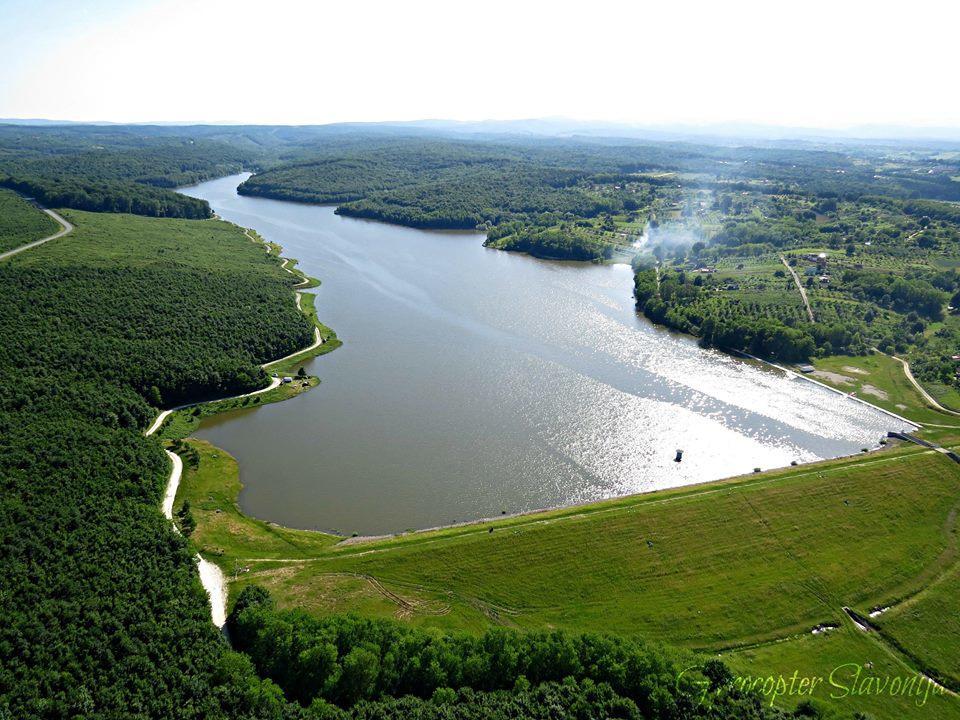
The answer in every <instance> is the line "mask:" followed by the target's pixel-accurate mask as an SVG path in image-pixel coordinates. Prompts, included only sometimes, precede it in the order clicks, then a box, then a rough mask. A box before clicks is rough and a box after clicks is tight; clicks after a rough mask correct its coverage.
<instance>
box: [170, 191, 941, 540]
mask: <svg viewBox="0 0 960 720" xmlns="http://www.w3.org/2000/svg"><path fill="white" fill-rule="evenodd" d="M271 199H274V200H280V201H284V202H286V201H289V199H279V198H271ZM304 204H316V203H309V202H307V203H304ZM368 221H370V220H368ZM372 221H373V222H386V221H383V220H372ZM387 224H395V223H387ZM238 227H239V226H238ZM401 227H406V226H401ZM243 230H244V234H245V235H246V237H248V238H249V239H250V240H251V241H253V242H259V243H263V244H264V245H265V246H266V247H267V249H268V250H267V252H268V254H273V253H272V252H271V248H272V247H274V248H275V247H276V246H275V244H273V243H269V242H268V241H266V240H265V239H263V238H262V237H260V235H259V233H256V231H252V234H251V230H250V229H249V228H243ZM276 254H277V255H278V256H279V251H277V253H276ZM531 257H533V256H531ZM295 264H296V261H295V260H291V259H289V258H286V259H284V260H283V263H282V265H281V267H282V269H284V270H285V271H287V272H289V273H291V274H293V275H297V274H298V273H295V272H293V270H291V268H290V266H291V265H295ZM299 275H301V276H302V277H303V278H304V279H303V280H302V281H301V282H300V283H298V284H297V285H295V286H294V295H295V298H297V299H299V292H297V290H296V288H298V287H302V286H304V285H309V283H310V279H309V278H308V277H307V276H306V275H305V274H303V273H299ZM298 306H299V303H298ZM651 322H652V321H651ZM653 324H654V325H658V324H657V323H653ZM662 327H667V326H662ZM667 329H669V328H668V327H667ZM317 332H319V331H317ZM316 346H317V345H314V346H312V347H316ZM718 349H720V348H718ZM305 351H306V349H305V350H301V351H297V352H295V353H292V354H291V355H290V356H287V358H282V359H281V360H283V359H288V358H290V357H296V356H297V355H299V354H300V353H301V352H305ZM721 351H723V350H722V349H721ZM723 352H725V353H726V354H728V355H730V356H732V357H739V358H743V357H747V358H749V359H752V360H754V361H757V362H760V363H762V364H764V365H766V366H768V367H772V368H775V369H777V370H778V371H780V372H783V373H786V374H787V375H788V376H789V375H791V374H792V375H795V376H799V377H802V378H803V379H805V380H808V381H809V382H813V383H814V384H817V385H820V386H821V387H824V388H826V389H828V390H830V391H831V392H834V393H836V394H839V395H842V396H844V397H845V398H847V399H852V400H856V401H857V402H860V403H862V404H864V405H866V406H868V407H871V408H872V409H874V410H879V411H880V412H882V413H884V415H886V416H889V417H893V418H895V419H897V420H898V421H900V422H903V423H905V424H907V425H909V426H910V427H911V428H918V427H922V426H921V425H920V424H919V423H916V422H913V421H910V420H907V419H906V418H903V417H901V416H898V415H897V414H896V413H893V412H890V411H888V410H885V409H884V408H880V407H878V406H876V405H873V404H872V403H869V402H867V401H865V400H862V399H860V398H856V397H851V396H850V395H848V394H847V393H844V392H843V391H840V390H838V389H836V388H832V387H830V386H828V385H826V384H824V383H820V382H818V381H816V380H813V379H812V378H807V377H805V376H803V375H800V374H799V373H796V372H794V371H792V370H789V369H787V368H784V367H782V366H779V365H776V364H775V363H771V362H769V361H766V360H763V359H761V358H756V357H753V356H750V355H748V354H747V353H742V352H738V351H723ZM276 362H279V361H273V363H276ZM270 364H272V363H266V364H265V365H270ZM274 387H275V386H274ZM269 389H272V387H267V388H263V389H261V390H258V391H254V392H253V393H250V394H258V393H262V392H266V391H267V390H269ZM240 397H242V396H240ZM222 399H230V398H222ZM207 402H211V401H207ZM213 402H215V401H213ZM197 404H204V403H193V404H192V405H197ZM172 410H173V409H172ZM165 412H166V413H167V415H169V413H170V411H165ZM161 415H163V413H161ZM163 419H165V417H164V418H163ZM163 419H161V418H158V420H157V421H155V423H154V425H156V426H157V427H159V426H160V425H162V420H163ZM154 429H156V428H154ZM878 449H883V448H876V449H874V451H873V452H876V450H878ZM862 454H863V453H851V454H849V455H840V456H836V457H833V458H826V459H823V460H814V461H811V462H807V463H800V464H799V465H798V466H796V467H798V468H811V467H815V466H816V465H817V464H819V463H822V462H831V461H844V460H850V459H853V458H857V457H859V456H860V455H862ZM790 467H791V466H789V465H784V466H782V467H778V468H769V469H767V470H766V471H765V472H764V473H763V474H766V473H767V472H777V471H784V470H788V469H789V468H790ZM752 475H753V474H751V473H746V474H741V475H734V476H729V477H724V478H717V479H713V480H706V481H704V480H698V481H696V482H692V483H689V484H688V485H680V486H676V487H672V488H660V489H656V490H647V491H644V492H640V493H631V494H629V495H620V496H615V497H610V498H603V499H600V500H592V501H588V502H585V503H574V504H561V505H557V506H551V507H539V508H534V509H530V510H523V511H519V512H514V513H504V514H501V515H495V516H492V517H481V518H476V519H471V520H464V521H460V522H456V523H450V524H445V525H436V526H431V527H426V528H419V529H416V530H413V531H407V532H404V531H401V532H397V533H386V534H378V535H353V536H348V535H345V534H343V533H340V532H330V531H324V530H306V529H299V528H288V529H290V530H297V531H302V532H310V533H316V534H317V535H318V536H327V537H331V538H339V542H337V543H336V545H335V547H349V546H351V545H358V544H364V543H369V542H375V541H377V540H391V539H399V538H403V537H410V536H413V535H419V534H425V533H431V532H437V531H443V530H446V529H456V528H468V527H471V526H482V525H488V524H489V523H493V522H497V521H502V520H510V519H515V518H524V517H529V516H536V515H539V514H545V515H546V514H551V513H558V512H562V511H565V510H570V511H572V512H577V511H578V508H587V507H591V506H594V505H597V504H602V505H606V504H615V503H617V502H622V501H630V500H631V499H636V498H640V497H643V496H648V495H652V494H654V493H659V492H664V491H671V490H683V489H688V488H696V487H705V486H708V485H710V486H712V485H719V486H722V485H724V484H726V483H729V482H737V481H742V480H743V479H745V478H750V477H751V476H752ZM240 512H241V514H242V515H243V516H244V517H246V518H249V519H251V520H256V521H258V522H266V523H269V524H271V525H274V524H275V523H273V522H272V521H269V520H262V519H258V518H256V517H255V516H252V515H247V514H246V513H244V512H242V511H240ZM277 526H278V527H284V528H286V526H283V525H278V524H277Z"/></svg>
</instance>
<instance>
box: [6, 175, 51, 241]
mask: <svg viewBox="0 0 960 720" xmlns="http://www.w3.org/2000/svg"><path fill="white" fill-rule="evenodd" d="M59 229H60V226H59V225H58V224H57V223H56V222H55V221H54V220H53V218H51V217H50V216H49V215H47V214H46V213H44V212H41V211H40V210H38V209H37V208H35V207H34V206H33V205H31V204H30V203H28V202H27V201H26V200H24V199H23V198H21V197H20V196H19V195H17V194H16V193H15V192H13V191H12V190H7V189H6V188H0V252H3V251H4V250H10V249H12V248H15V247H19V246H20V245H24V244H26V243H28V242H31V241H33V240H39V239H40V238H43V237H46V236H47V235H52V234H53V233H55V232H57V230H59Z"/></svg>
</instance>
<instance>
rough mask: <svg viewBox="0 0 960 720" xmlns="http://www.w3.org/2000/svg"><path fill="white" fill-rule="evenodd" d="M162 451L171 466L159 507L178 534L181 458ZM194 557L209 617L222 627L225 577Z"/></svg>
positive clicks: (225, 586)
mask: <svg viewBox="0 0 960 720" xmlns="http://www.w3.org/2000/svg"><path fill="white" fill-rule="evenodd" d="M164 452H166V453H167V455H168V456H169V458H170V462H171V463H172V466H173V467H172V469H171V470H170V479H169V480H167V489H166V491H165V492H164V494H163V504H162V505H161V507H162V508H163V516H164V517H165V518H166V519H167V520H169V521H170V524H171V525H172V526H173V531H174V532H175V533H177V535H179V534H180V530H179V528H177V524H176V523H175V522H173V501H174V499H175V498H176V497H177V488H178V487H180V477H181V476H182V475H183V460H181V459H180V456H179V455H177V454H176V453H174V452H170V451H169V450H165V451H164ZM196 559H197V570H198V572H199V573H200V583H201V584H202V585H203V589H204V590H206V591H207V596H208V597H209V598H210V618H211V619H212V620H213V624H214V625H216V626H217V627H218V628H221V629H222V628H223V626H224V625H226V623H227V578H226V577H225V576H224V574H223V571H222V570H221V569H220V568H219V567H217V566H216V565H214V564H213V563H212V562H209V561H207V560H204V559H203V557H202V556H201V555H200V553H197V554H196Z"/></svg>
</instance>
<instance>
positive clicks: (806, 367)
mask: <svg viewBox="0 0 960 720" xmlns="http://www.w3.org/2000/svg"><path fill="white" fill-rule="evenodd" d="M815 369H816V368H814V367H813V365H806V364H804V365H797V370H799V371H800V372H802V373H812V372H813V371H814V370H815Z"/></svg>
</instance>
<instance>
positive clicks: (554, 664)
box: [228, 586, 779, 718]
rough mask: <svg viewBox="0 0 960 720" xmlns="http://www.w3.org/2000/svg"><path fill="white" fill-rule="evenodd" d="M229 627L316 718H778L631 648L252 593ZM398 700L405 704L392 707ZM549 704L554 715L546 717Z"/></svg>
mask: <svg viewBox="0 0 960 720" xmlns="http://www.w3.org/2000/svg"><path fill="white" fill-rule="evenodd" d="M228 622H229V627H230V632H231V637H232V638H233V640H234V644H235V645H236V647H237V648H238V649H240V650H243V651H244V652H246V653H247V654H248V655H249V656H250V657H251V659H252V660H253V663H254V665H255V666H256V667H257V669H258V671H259V672H260V673H261V674H263V675H265V676H267V677H269V678H271V679H272V680H273V681H274V682H276V683H277V684H278V685H279V686H280V687H282V688H283V689H284V691H285V692H286V694H287V696H288V697H290V698H292V699H295V700H297V701H298V702H300V703H301V704H302V705H304V706H310V707H311V712H310V714H311V715H312V716H314V717H320V718H347V717H350V718H373V717H423V718H433V717H457V718H460V717H462V718H473V717H518V716H519V717H533V718H539V717H623V718H641V717H643V718H677V717H688V718H697V717H711V718H742V717H755V718H765V717H770V718H773V717H778V716H779V713H777V712H776V711H765V710H764V709H763V708H762V706H761V703H760V700H759V698H758V697H757V696H753V695H744V694H741V693H740V692H738V691H736V690H735V689H734V688H733V687H732V686H731V685H730V683H729V682H727V680H728V679H729V673H726V674H724V673H723V672H722V670H725V668H723V667H722V666H721V665H719V664H718V663H716V662H712V663H710V674H709V675H708V676H707V680H706V682H711V683H713V687H712V690H711V692H709V693H704V692H703V687H702V686H701V685H700V684H699V683H697V682H696V681H695V679H694V676H695V675H696V673H691V674H690V676H689V677H688V676H687V675H686V674H683V673H682V672H681V671H682V670H684V669H685V668H687V667H689V665H688V664H684V663H683V662H681V661H680V660H679V659H678V658H674V657H673V656H671V655H669V654H668V653H667V652H665V651H664V650H661V649H658V648H655V647H652V646H648V645H646V644H644V643H642V642H640V641H635V640H626V639H622V638H614V637H608V636H601V635H568V634H566V633H563V632H559V631H558V632H552V633H517V632H513V631H508V630H503V629H493V630H488V631H487V632H486V633H485V634H483V635H482V636H480V637H475V636H472V635H465V634H451V635H441V634H438V633H435V632H428V631H424V630H418V629H415V628H411V627H409V626H406V625H402V624H399V623H396V622H390V621H384V620H367V619H362V618H359V617H354V616H332V617H328V618H322V619H320V618H315V617H312V616H310V615H307V614H306V613H303V612H301V611H297V610H276V609H274V608H273V607H272V604H271V602H270V599H269V596H268V595H267V594H266V593H265V591H263V590H262V589H260V588H257V587H256V586H248V587H247V588H245V589H244V590H243V592H241V594H240V597H239V598H238V601H237V607H236V608H235V609H234V611H233V612H232V613H231V615H230V619H229V621H228ZM510 691H512V692H510ZM400 696H410V697H405V698H403V699H402V700H394V699H392V698H396V697H400ZM330 704H333V705H337V706H339V707H340V708H351V710H350V712H349V713H343V712H339V711H337V710H336V709H334V708H332V707H330ZM553 706H555V707H556V711H557V714H551V713H548V712H547V708H548V707H553ZM440 708H443V709H444V710H443V713H442V714H438V713H441V710H440ZM515 713H516V714H515ZM583 713H586V715H584V714H583Z"/></svg>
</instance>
